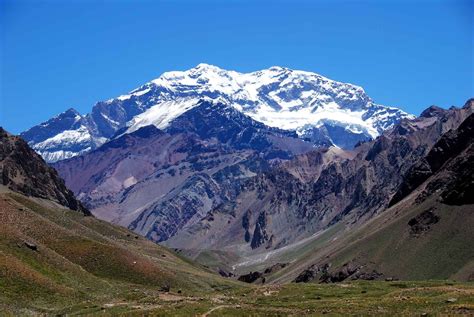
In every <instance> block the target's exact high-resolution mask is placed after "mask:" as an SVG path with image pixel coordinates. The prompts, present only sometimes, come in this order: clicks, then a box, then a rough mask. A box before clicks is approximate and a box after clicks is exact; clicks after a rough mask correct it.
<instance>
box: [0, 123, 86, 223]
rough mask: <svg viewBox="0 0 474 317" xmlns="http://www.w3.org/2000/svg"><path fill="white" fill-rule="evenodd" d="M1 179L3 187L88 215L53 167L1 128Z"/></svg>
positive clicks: (19, 139) (22, 141) (23, 142)
mask: <svg viewBox="0 0 474 317" xmlns="http://www.w3.org/2000/svg"><path fill="white" fill-rule="evenodd" d="M0 176H1V179H2V185H3V186H6V187H8V188H9V189H11V190H13V191H16V192H20V193H23V194H25V195H28V196H34V197H40V198H45V199H49V200H51V201H55V202H57V203H59V204H61V205H63V206H65V207H68V208H70V209H72V210H77V211H80V212H82V213H84V214H86V215H90V212H89V211H88V210H87V209H86V208H84V206H83V205H82V203H81V202H80V201H78V200H77V199H76V198H75V197H74V194H73V193H72V191H70V190H69V189H68V188H66V185H65V184H64V181H63V180H62V179H61V178H60V177H59V176H58V173H57V172H56V170H54V169H53V168H51V167H49V166H48V165H47V164H46V163H45V162H44V161H43V159H42V158H41V157H40V156H39V155H38V154H37V153H36V152H35V151H33V150H32V149H31V148H30V147H29V146H28V144H26V142H25V141H24V140H22V139H21V138H19V137H17V136H13V135H11V134H9V133H8V132H6V131H5V130H3V129H2V128H0Z"/></svg>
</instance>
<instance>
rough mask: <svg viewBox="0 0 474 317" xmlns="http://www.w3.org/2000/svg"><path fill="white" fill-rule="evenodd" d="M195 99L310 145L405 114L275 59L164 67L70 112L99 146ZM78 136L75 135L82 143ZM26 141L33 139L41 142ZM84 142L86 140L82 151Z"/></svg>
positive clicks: (162, 124)
mask: <svg viewBox="0 0 474 317" xmlns="http://www.w3.org/2000/svg"><path fill="white" fill-rule="evenodd" d="M203 98H207V99H210V100H219V102H220V103H224V104H228V105H229V106H231V107H233V108H235V109H237V110H238V111H241V112H243V113H244V114H246V115H248V116H250V117H251V118H252V119H254V120H256V121H259V122H262V123H264V124H265V125H268V126H270V127H278V128H281V129H286V130H293V131H296V132H297V133H298V134H299V135H300V136H301V137H302V138H304V139H307V140H311V141H313V142H314V143H315V144H320V143H321V139H320V138H321V135H323V136H324V138H325V139H324V142H322V143H321V144H333V145H338V146H340V147H351V146H353V145H354V144H355V143H356V142H357V141H360V140H366V139H369V138H375V137H376V136H377V135H379V134H380V133H381V132H382V131H384V130H385V129H387V128H390V127H391V126H393V124H395V123H396V122H398V121H399V120H400V119H402V118H407V117H408V118H409V117H410V115H408V114H407V113H405V112H403V111H402V110H400V109H398V108H393V107H386V106H382V105H378V104H375V103H374V102H373V101H372V99H371V98H370V97H369V96H368V95H367V94H366V93H365V91H364V89H363V88H362V87H359V86H356V85H352V84H348V83H342V82H338V81H334V80H331V79H329V78H326V77H324V76H321V75H319V74H316V73H312V72H307V71H300V70H292V69H289V68H286V67H280V66H272V67H270V68H268V69H263V70H259V71H254V72H250V73H240V72H236V71H229V70H225V69H222V68H219V67H217V66H213V65H209V64H204V63H202V64H199V65H197V66H196V67H194V68H191V69H189V70H186V71H170V72H165V73H163V74H162V75H161V76H159V77H158V78H156V79H154V80H151V81H150V82H148V83H146V84H144V85H142V86H140V87H139V88H137V89H134V90H132V91H130V92H129V93H128V94H124V95H121V96H119V97H117V98H115V99H110V100H107V101H105V102H99V103H97V104H96V106H94V108H93V111H92V113H91V114H88V115H86V116H80V115H79V114H78V115H79V117H80V119H79V121H80V122H81V124H82V125H84V126H85V127H86V128H87V132H88V134H89V135H90V137H89V138H88V139H89V141H90V144H96V145H97V144H99V145H100V144H101V143H102V142H103V141H104V140H106V139H109V138H111V137H112V136H113V135H115V133H116V132H117V131H118V130H120V131H125V133H128V132H132V131H135V130H137V129H139V128H140V127H143V126H146V125H150V124H153V125H155V126H157V127H158V128H160V129H166V128H167V126H168V125H169V124H170V123H171V122H172V121H173V120H175V119H176V118H178V117H179V116H181V115H182V114H184V113H185V112H187V111H189V110H190V109H193V108H194V107H196V105H197V104H198V103H199V101H200V100H202V99H203ZM68 122H69V121H68ZM77 128H78V127H76V129H74V130H77ZM66 130H67V129H66ZM66 130H63V131H59V132H58V133H56V134H58V135H59V133H61V132H64V131H66ZM68 130H70V129H69V128H68ZM315 130H318V131H317V132H315ZM321 131H322V132H321ZM320 132H321V133H320ZM25 135H29V136H31V133H28V132H26V134H25ZM68 135H71V134H68ZM84 135H85V133H82V136H81V137H80V138H79V137H78V140H81V139H82V141H81V142H82V143H83V139H84V138H83V136H84ZM348 135H350V136H351V138H350V141H349V142H347V140H346V139H347V136H348ZM50 137H52V136H50ZM27 140H29V141H31V142H30V143H31V144H32V145H33V146H34V145H35V144H37V143H41V142H43V141H45V140H39V139H38V138H35V139H34V140H33V138H29V139H28V138H27ZM68 142H69V141H68ZM78 142H79V141H78ZM42 145H44V143H42ZM90 148H94V146H88V147H85V148H84V149H82V150H83V151H84V150H88V149H90ZM43 151H44V149H43ZM46 151H47V150H46ZM42 153H44V152H42ZM77 153H80V151H79V152H77ZM69 155H71V154H69ZM59 159H61V158H59Z"/></svg>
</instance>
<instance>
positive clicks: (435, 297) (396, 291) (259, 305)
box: [12, 281, 474, 316]
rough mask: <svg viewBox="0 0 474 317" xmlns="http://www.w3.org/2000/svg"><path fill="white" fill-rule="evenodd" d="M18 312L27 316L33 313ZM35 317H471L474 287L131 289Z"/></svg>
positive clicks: (401, 284)
mask: <svg viewBox="0 0 474 317" xmlns="http://www.w3.org/2000/svg"><path fill="white" fill-rule="evenodd" d="M12 312H13V311H12ZM18 312H20V313H23V314H28V313H33V310H30V309H29V310H20V311H18V310H17V311H16V313H18ZM36 312H37V313H41V312H42V313H46V314H51V315H53V314H54V315H57V314H60V315H63V314H67V315H83V314H85V315H95V314H101V315H121V314H126V315H137V316H140V315H143V314H147V315H159V316H250V315H251V316H304V315H307V316H314V315H316V316H318V315H324V314H328V315H417V316H420V315H422V316H424V315H432V314H435V315H438V314H447V315H454V314H463V315H471V314H474V284H472V283H465V284H460V283H455V282H449V281H419V282H405V281H394V282H382V281H377V282H367V281H366V282H351V283H344V284H325V285H322V284H287V285H282V286H275V285H274V286H262V287H248V288H239V289H229V290H227V291H224V292H219V293H208V294H203V295H181V294H178V293H171V292H170V293H164V292H158V291H156V290H152V289H129V290H127V291H124V292H123V293H122V294H121V297H118V298H115V299H111V298H107V299H103V300H100V299H96V300H92V301H91V300H88V301H85V302H80V303H77V304H75V305H73V306H70V307H68V308H62V309H56V310H42V309H39V310H36Z"/></svg>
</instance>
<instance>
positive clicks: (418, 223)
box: [408, 209, 440, 236]
mask: <svg viewBox="0 0 474 317" xmlns="http://www.w3.org/2000/svg"><path fill="white" fill-rule="evenodd" d="M439 220H440V217H439V216H438V215H436V213H435V211H434V210H433V209H430V210H425V211H423V212H422V213H421V214H419V215H418V216H416V217H415V218H412V219H410V221H408V225H409V226H410V234H411V235H412V236H419V235H420V234H423V233H425V232H427V231H429V230H430V229H431V227H432V226H433V225H434V224H436V223H438V221H439Z"/></svg>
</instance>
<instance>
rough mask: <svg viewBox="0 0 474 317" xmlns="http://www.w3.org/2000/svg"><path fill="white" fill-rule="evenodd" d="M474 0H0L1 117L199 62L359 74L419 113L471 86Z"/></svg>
mask: <svg viewBox="0 0 474 317" xmlns="http://www.w3.org/2000/svg"><path fill="white" fill-rule="evenodd" d="M473 3H474V1H460V0H459V1H455V0H452V1H435V0H433V1H426V0H425V1H416V0H415V1H408V0H406V1H383V0H373V1H370V0H365V1H364V0H353V1H349V0H347V1H329V0H327V1H290V0H288V1H217V0H216V1H139V0H137V1H131V0H130V1H123V0H122V1H88V0H87V1H86V0H84V1H80V0H71V1H59V0H57V1H52V0H49V1H41V0H35V1H33V0H30V1H23V0H0V32H1V33H0V34H1V50H0V54H1V56H0V58H1V59H0V60H1V64H0V72H1V82H0V94H1V95H0V125H2V126H4V127H5V128H7V129H8V130H9V131H11V132H13V133H18V132H20V131H22V130H25V129H27V128H29V127H31V126H33V125H35V124H38V123H40V122H42V121H44V120H47V119H48V118H50V117H51V116H53V115H55V114H57V113H59V112H62V111H64V110H66V109H67V108H68V107H74V108H76V109H77V110H79V111H80V112H81V113H87V112H89V111H90V110H91V108H92V106H93V105H94V103H95V102H96V101H100V100H106V99H109V98H112V97H116V96H118V95H120V94H123V93H125V92H127V91H129V90H131V89H133V88H136V87H138V86H139V85H141V84H143V83H145V82H147V81H149V80H151V79H153V78H156V77H158V76H159V75H160V74H161V73H163V72H165V71H169V70H185V69H188V68H191V67H193V66H195V65H197V64H198V63H200V62H205V63H209V64H214V65H217V66H219V67H222V68H226V69H233V70H237V71H241V72H247V71H254V70H258V69H262V68H267V67H269V66H273V65H280V66H286V67H289V68H293V69H302V70H308V71H314V72H317V73H320V74H322V75H324V76H327V77H329V78H332V79H335V80H339V81H344V82H350V83H354V84H358V85H360V86H362V87H364V88H365V90H366V92H367V93H368V94H369V95H370V96H371V97H372V98H373V99H374V100H375V101H376V102H378V103H381V104H385V105H393V106H399V107H401V108H402V109H404V110H406V111H408V112H411V113H414V114H419V113H420V111H421V110H422V109H424V108H425V107H426V106H428V105H431V104H437V105H439V106H443V107H449V106H451V105H458V106H462V105H463V104H464V102H465V100H466V99H467V98H469V97H473V96H474V82H473V81H474V79H473V71H474V69H473V64H474V55H473V54H474V51H473V46H474V44H473V41H474V34H473V32H474V31H473V29H474V25H473V14H474V5H473Z"/></svg>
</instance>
